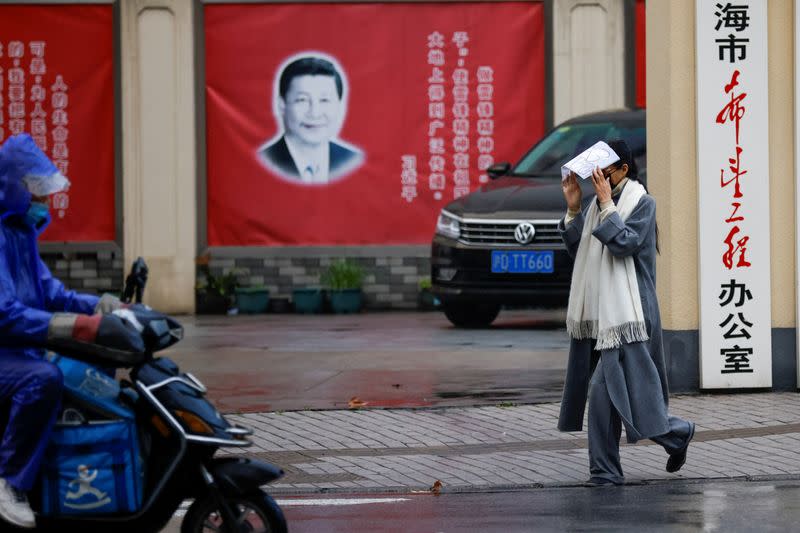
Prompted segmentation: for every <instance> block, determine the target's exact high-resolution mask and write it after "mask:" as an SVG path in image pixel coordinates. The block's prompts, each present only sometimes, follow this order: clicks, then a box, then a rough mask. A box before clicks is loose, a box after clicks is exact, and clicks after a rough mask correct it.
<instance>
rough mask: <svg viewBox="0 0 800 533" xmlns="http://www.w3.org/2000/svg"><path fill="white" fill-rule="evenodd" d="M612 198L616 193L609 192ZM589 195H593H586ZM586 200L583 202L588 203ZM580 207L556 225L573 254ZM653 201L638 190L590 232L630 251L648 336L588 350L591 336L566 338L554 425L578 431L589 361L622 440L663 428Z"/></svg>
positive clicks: (619, 251)
mask: <svg viewBox="0 0 800 533" xmlns="http://www.w3.org/2000/svg"><path fill="white" fill-rule="evenodd" d="M614 200H615V202H616V200H617V197H615V198H614ZM592 201H595V199H592ZM588 205H590V204H587V208H588ZM585 212H586V209H584V212H583V213H581V214H579V215H578V216H577V217H576V218H575V219H573V220H572V222H570V224H569V226H566V227H565V226H564V220H563V219H562V220H561V222H560V223H559V230H560V231H561V237H562V238H563V240H564V244H566V246H567V250H568V251H569V253H570V255H571V256H572V257H573V258H574V257H575V254H576V253H577V252H578V246H579V244H580V240H581V232H582V231H583V224H584V214H585ZM655 220H656V202H655V200H654V199H653V197H652V196H650V195H647V194H646V195H644V196H642V198H641V200H639V203H638V205H637V206H636V207H635V208H634V210H633V212H632V213H631V215H630V217H628V219H627V220H626V221H625V222H623V221H622V219H621V218H620V216H619V214H618V213H612V214H611V215H609V216H608V217H606V219H605V220H604V221H602V222H601V223H600V224H599V225H598V226H597V227H596V228H595V229H594V231H593V232H592V235H593V236H594V237H595V238H597V239H599V240H600V242H602V243H603V244H604V245H606V246H607V247H608V249H609V251H610V252H611V253H612V254H614V255H615V256H617V257H626V256H632V257H633V262H634V265H635V266H636V279H637V281H638V283H639V294H640V296H641V301H642V311H643V312H644V317H645V323H646V326H647V334H648V336H649V337H650V340H649V341H646V342H636V343H629V344H623V345H622V346H621V347H620V348H617V349H613V350H603V351H602V352H598V351H595V350H593V347H594V345H595V343H596V340H595V339H582V340H576V339H570V349H569V363H568V365H567V376H566V380H565V383H564V397H563V400H562V403H561V414H560V416H559V419H558V429H559V430H561V431H581V430H582V429H583V413H584V409H585V407H586V397H587V393H588V391H589V380H590V379H591V377H592V373H593V372H594V370H595V367H597V366H598V365H599V367H598V371H601V372H603V373H604V375H605V381H606V384H607V387H608V393H609V396H610V397H611V401H612V402H613V404H614V407H615V408H616V409H617V411H618V412H619V414H620V417H621V418H622V422H623V424H624V425H625V432H626V434H627V437H628V442H636V441H638V440H641V439H647V438H651V437H655V436H658V435H663V434H665V433H667V432H669V430H670V427H669V422H668V419H667V404H668V401H669V389H668V387H667V373H666V366H665V363H664V347H663V344H662V340H661V318H660V315H659V311H658V301H657V299H656V224H655Z"/></svg>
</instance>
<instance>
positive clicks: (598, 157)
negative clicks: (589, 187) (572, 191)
mask: <svg viewBox="0 0 800 533" xmlns="http://www.w3.org/2000/svg"><path fill="white" fill-rule="evenodd" d="M617 161H619V156H618V155H617V153H616V152H615V151H614V150H612V149H611V147H610V146H609V145H607V144H606V143H604V142H603V141H598V142H596V143H594V144H593V145H592V146H590V147H589V148H587V149H586V150H584V151H583V152H581V153H580V154H578V155H576V156H575V157H573V158H572V159H570V161H569V162H568V163H567V164H566V165H564V166H563V167H561V179H562V180H565V179H567V177H568V176H569V173H570V171H572V172H574V173H575V174H577V175H578V176H580V178H581V179H586V178H588V177H589V176H591V175H592V171H593V170H594V169H595V167H600V168H601V169H603V168H606V167H607V166H608V165H611V164H613V163H616V162H617Z"/></svg>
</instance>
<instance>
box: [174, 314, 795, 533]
mask: <svg viewBox="0 0 800 533" xmlns="http://www.w3.org/2000/svg"><path fill="white" fill-rule="evenodd" d="M563 320H564V316H563V311H517V312H513V313H508V312H506V313H504V314H503V315H501V317H500V318H499V319H498V321H497V323H496V325H495V326H494V327H492V328H489V329H485V330H458V329H455V328H453V327H452V326H450V324H449V323H448V322H447V321H446V319H445V318H444V317H443V316H442V315H440V314H439V313H385V314H381V313H371V314H364V315H357V316H331V315H322V316H296V315H263V316H242V317H199V318H188V319H184V324H185V325H186V336H187V338H186V340H185V341H184V342H183V343H181V344H179V345H178V346H177V347H176V348H174V349H172V350H170V351H169V352H165V353H166V354H167V355H170V356H171V357H173V358H175V359H176V360H177V361H178V362H179V364H180V365H181V366H182V368H183V369H184V370H187V371H191V372H193V373H194V374H195V375H197V376H198V377H199V378H200V379H202V380H203V381H204V382H205V383H206V385H207V386H208V387H209V390H210V395H211V397H212V398H213V399H214V400H215V401H216V403H217V404H218V405H219V406H220V408H221V409H222V410H223V411H225V412H227V413H229V415H228V416H229V417H230V418H231V420H233V421H235V422H238V423H241V424H244V425H248V426H250V427H252V428H253V429H254V430H255V433H254V435H253V441H254V445H253V446H252V447H251V448H247V449H246V450H235V451H234V452H235V453H237V454H239V453H244V454H246V455H248V456H250V457H252V458H256V459H261V460H266V461H268V462H271V463H274V464H278V465H280V466H281V467H282V468H284V469H285V471H286V473H287V475H286V476H285V477H284V478H282V479H280V480H278V481H277V482H276V483H274V484H272V485H270V486H269V490H270V492H271V493H272V494H274V495H275V496H276V498H278V500H279V502H280V503H281V505H282V506H283V507H284V508H285V510H286V513H287V516H288V518H289V524H290V530H291V531H293V532H296V531H301V532H303V531H314V532H329V531H330V532H334V531H348V532H349V531H377V532H381V531H402V532H415V531H420V532H426V531H430V532H436V531H443V532H444V531H504V532H505V531H532V530H535V531H587V530H591V531H597V530H600V531H603V530H605V531H641V530H643V529H645V528H646V529H648V530H653V531H754V530H759V531H789V530H796V529H800V528H798V527H796V526H795V524H796V523H797V522H798V521H800V504H798V502H800V395H798V394H796V393H751V394H714V395H710V394H702V395H683V396H673V397H672V398H671V401H670V410H671V412H672V413H673V414H676V415H678V416H682V417H683V418H687V419H689V420H692V421H694V422H696V423H697V432H696V434H695V438H694V441H693V443H692V445H691V447H690V450H689V455H688V459H687V462H686V465H685V466H684V467H683V468H682V469H681V471H680V472H678V473H677V474H669V473H666V472H665V470H664V465H665V460H666V455H665V453H664V451H663V449H661V448H660V447H659V446H656V445H654V444H653V443H651V442H649V441H646V442H641V443H639V444H637V445H627V444H626V443H624V442H623V446H622V448H621V456H622V463H623V468H624V469H625V475H626V480H627V484H626V485H625V486H623V487H612V488H596V489H588V488H585V487H582V486H581V483H582V482H583V481H584V480H585V479H586V478H587V477H588V452H587V443H586V434H585V433H584V432H579V433H559V432H558V431H557V430H556V429H555V426H556V419H557V416H558V412H559V409H560V404H559V403H558V402H559V400H560V391H561V386H562V379H563V374H564V369H565V366H566V359H567V344H568V341H567V336H566V332H565V331H564V329H563V327H562V324H563ZM353 397H357V398H358V399H359V402H358V403H359V405H360V406H362V408H359V409H347V407H348V403H349V400H350V399H351V398H353ZM373 408H378V409H373ZM386 408H391V409H386ZM221 453H231V451H226V450H223V451H221ZM437 480H439V481H440V482H441V483H442V488H441V494H440V495H438V496H436V495H433V494H431V493H430V487H431V486H432V484H433V483H434V482H435V481H437ZM722 480H725V481H722ZM178 524H179V517H176V518H175V519H174V520H173V522H172V524H171V525H170V528H168V529H167V531H178Z"/></svg>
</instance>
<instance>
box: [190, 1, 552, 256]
mask: <svg viewBox="0 0 800 533" xmlns="http://www.w3.org/2000/svg"><path fill="white" fill-rule="evenodd" d="M203 10H204V11H203V12H204V25H205V27H204V31H205V39H206V41H205V51H206V63H205V66H206V68H205V74H206V80H205V82H206V95H205V96H206V143H207V144H206V148H207V174H208V180H207V183H208V191H207V198H208V209H207V212H208V228H207V230H208V231H207V235H208V244H209V245H211V246H255V245H257V246H287V245H288V246H292V245H299V246H314V245H319V246H326V245H361V244H364V245H370V244H372V245H402V244H427V243H430V240H431V237H432V236H433V232H434V228H435V224H436V218H437V216H438V214H439V212H440V210H441V209H442V208H443V207H444V206H445V205H447V204H448V203H449V202H451V201H453V200H454V199H456V198H458V197H460V196H463V195H465V194H467V193H469V192H470V191H472V190H474V189H475V188H477V187H479V186H480V185H482V184H483V183H485V182H487V181H488V177H487V176H486V169H487V168H488V167H489V166H491V165H492V164H493V163H494V162H495V161H512V162H513V161H517V160H518V159H519V158H520V157H521V156H522V155H523V154H524V152H525V150H527V149H528V148H529V147H530V146H531V145H532V144H533V143H534V142H536V141H537V140H538V139H540V138H541V137H542V136H543V135H544V133H545V125H546V121H545V112H546V103H545V89H546V83H547V77H546V75H545V53H544V52H545V39H544V35H545V32H544V3H543V2H492V3H490V4H487V3H480V2H464V3H457V2H452V3H451V2H448V3H434V2H424V3H422V2H415V3H410V2H409V3H400V2H397V3H388V4H386V3H384V4H364V3H352V4H349V3H345V2H337V3H334V4H330V3H328V4H325V3H316V4H302V5H301V4H287V3H278V4H275V3H271V4H263V3H240V4H233V3H230V4H229V3H225V4H212V3H207V4H204V6H203ZM331 20H335V21H336V24H331V23H330V21H331ZM298 21H302V24H300V23H298ZM500 34H502V35H503V39H498V38H497V36H498V35H500ZM354 36H357V37H354ZM512 42H513V43H514V45H513V46H509V45H508V43H512ZM366 51H368V53H366ZM297 58H311V59H309V61H312V62H313V61H317V59H323V60H325V62H327V64H330V65H331V66H332V68H333V69H335V70H336V71H337V72H338V73H339V75H340V78H341V81H342V84H341V88H342V90H341V94H339V93H338V92H337V93H335V94H336V97H335V98H333V102H331V101H330V100H331V99H330V98H329V99H328V100H327V102H328V105H329V107H330V108H335V110H336V111H335V112H333V111H331V112H330V113H328V114H325V113H322V112H320V113H318V114H316V115H314V116H312V115H313V113H311V112H310V110H311V109H312V106H311V105H309V106H307V108H306V109H308V110H309V113H311V114H308V113H307V114H305V115H302V116H301V115H299V114H297V109H299V108H300V107H301V106H299V105H295V106H290V105H289V103H287V102H285V101H283V100H281V95H280V86H281V84H280V78H281V74H282V73H283V72H284V69H288V67H287V65H288V64H291V63H292V62H294V61H295V60H297ZM317 63H319V61H317ZM320 68H323V67H320ZM305 81H306V82H308V87H309V94H310V95H311V97H312V98H311V99H312V100H313V92H314V90H315V89H314V88H313V87H312V85H313V83H312V82H314V81H315V82H318V84H319V88H320V90H321V91H322V90H324V87H325V86H326V85H325V83H326V80H323V79H319V78H318V79H316V80H311V79H306V80H305ZM297 83H298V86H299V84H300V83H301V82H299V81H298V82H297ZM327 83H328V84H330V85H328V86H329V87H333V85H332V84H331V80H330V79H329V80H327ZM284 86H285V89H286V90H287V91H288V88H289V83H286V84H284ZM288 94H289V93H288V92H287V95H288ZM331 94H334V93H331ZM297 123H299V124H300V125H301V126H302V125H305V129H302V128H298V127H297V125H296V124H297ZM329 124H335V127H328V125H329ZM293 129H294V131H293ZM312 136H315V137H316V138H318V139H323V140H324V142H328V143H329V146H330V147H331V148H330V150H331V151H330V154H329V159H328V161H327V164H326V162H325V161H323V162H322V165H321V168H322V176H321V177H317V176H318V175H316V174H315V177H314V179H313V181H312V180H311V179H310V178H306V179H305V180H304V178H303V177H302V171H301V169H300V167H301V166H302V167H304V168H305V167H306V166H308V165H309V163H308V162H307V161H300V159H301V158H300V157H297V159H295V157H296V156H297V152H298V150H297V145H298V140H302V139H303V138H307V139H309V143H308V144H309V145H310V144H311V142H310V140H311V137H312ZM292 137H293V140H292ZM287 140H290V141H292V142H293V143H294V145H292V144H291V143H288V144H287V142H286V141H287ZM315 142H316V141H315ZM292 151H294V152H295V154H292ZM337 154H339V155H337ZM340 156H341V157H340ZM311 166H314V167H316V166H317V165H315V164H314V162H312V163H311ZM326 170H328V172H326Z"/></svg>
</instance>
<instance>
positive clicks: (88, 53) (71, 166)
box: [0, 5, 115, 242]
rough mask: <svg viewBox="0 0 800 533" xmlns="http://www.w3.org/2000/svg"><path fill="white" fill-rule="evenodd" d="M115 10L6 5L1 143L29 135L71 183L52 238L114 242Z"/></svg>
mask: <svg viewBox="0 0 800 533" xmlns="http://www.w3.org/2000/svg"><path fill="white" fill-rule="evenodd" d="M112 23H113V19H112V8H111V6H110V5H100V6H98V5H47V6H45V5H41V6H19V5H0V142H2V141H3V140H4V139H5V138H7V137H9V136H10V135H13V134H16V133H21V132H28V133H30V134H31V135H32V136H33V138H34V140H35V141H36V143H37V144H38V145H39V147H40V148H42V149H43V150H44V151H45V152H46V153H47V155H48V156H50V158H51V159H52V160H53V162H54V163H55V164H56V166H58V167H59V169H60V170H61V172H62V173H63V174H64V175H65V176H67V177H68V178H69V179H70V181H71V183H72V184H71V186H70V188H69V189H68V190H67V191H66V192H64V193H59V194H56V195H54V196H53V197H52V202H51V203H52V205H51V214H52V217H53V223H52V224H51V225H50V227H49V228H48V229H47V230H46V231H45V232H44V234H43V235H42V239H43V240H46V241H73V242H74V241H79V242H81V241H82V242H86V241H113V240H114V239H115V219H114V185H115V183H114V70H113V65H114V62H113V59H114V58H113V40H112V35H113V34H112V32H113V25H112Z"/></svg>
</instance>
